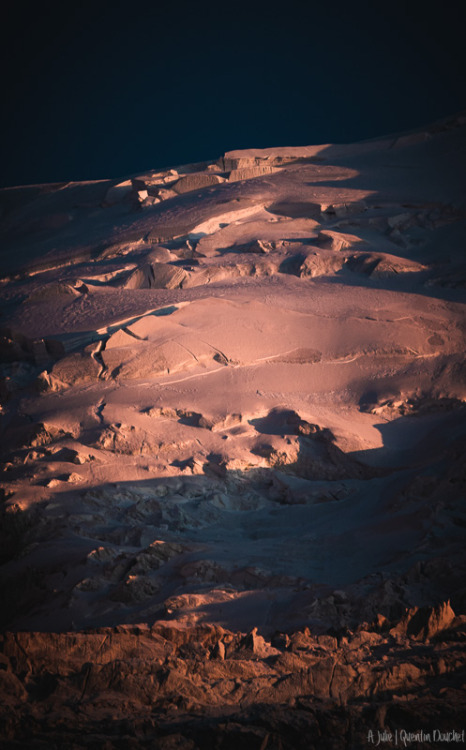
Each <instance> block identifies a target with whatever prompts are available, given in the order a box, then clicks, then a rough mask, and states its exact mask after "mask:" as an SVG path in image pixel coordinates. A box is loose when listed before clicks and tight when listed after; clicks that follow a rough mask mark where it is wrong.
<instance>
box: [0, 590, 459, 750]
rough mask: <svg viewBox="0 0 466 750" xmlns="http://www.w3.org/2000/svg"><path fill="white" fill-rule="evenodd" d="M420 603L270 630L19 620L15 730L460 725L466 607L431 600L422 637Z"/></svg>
mask: <svg viewBox="0 0 466 750" xmlns="http://www.w3.org/2000/svg"><path fill="white" fill-rule="evenodd" d="M419 613H420V610H418V611H416V612H414V613H413V612H409V613H406V615H405V616H404V617H403V618H402V620H401V621H399V622H398V623H390V622H389V621H388V620H386V619H384V618H382V617H379V618H377V620H376V621H374V622H373V623H371V624H368V623H365V624H363V625H361V626H360V627H359V628H358V630H357V631H356V632H351V631H348V630H347V631H345V632H340V633H337V632H335V633H334V635H321V636H313V635H311V633H310V632H309V629H307V628H306V629H304V631H300V632H295V633H293V634H291V635H289V634H283V633H278V632H277V633H275V634H274V636H273V637H272V638H271V640H270V641H267V640H265V639H264V638H262V637H261V636H260V635H258V633H257V629H253V630H252V631H251V632H250V633H249V634H247V635H242V634H235V633H232V632H230V631H227V630H224V629H223V628H221V627H218V626H212V625H211V626H203V627H197V628H188V629H179V628H177V627H173V626H170V625H169V624H159V625H156V626H154V627H153V628H148V627H147V626H141V627H119V628H114V629H103V630H98V631H93V632H87V633H61V634H53V633H16V634H12V633H6V634H5V635H4V636H3V638H2V640H1V654H0V658H1V660H2V665H3V670H2V671H1V672H0V675H1V680H2V687H3V690H4V694H5V702H4V703H3V706H2V709H1V710H0V721H1V726H2V732H3V737H4V738H5V740H6V741H7V743H8V740H11V747H13V746H14V745H13V740H16V741H17V742H21V741H22V740H23V741H24V742H26V741H28V739H30V738H31V737H35V738H36V739H37V740H39V739H40V740H42V741H43V742H48V743H62V746H65V747H67V746H72V743H73V742H78V741H79V740H78V737H79V735H80V734H83V733H84V734H85V740H84V743H85V744H84V745H83V746H88V745H89V746H91V743H92V741H95V740H94V738H96V737H97V736H99V737H105V740H106V743H107V746H108V747H120V743H121V742H122V741H123V740H122V737H121V736H122V735H123V736H124V737H125V740H126V741H127V742H130V743H132V744H135V743H136V744H135V746H138V747H153V746H154V743H157V744H156V746H157V747H167V748H171V747H186V748H188V747H189V748H204V747H207V746H208V747H219V748H224V747H225V748H227V747H232V746H233V744H232V743H235V742H238V741H239V739H241V743H242V745H244V747H246V748H251V749H252V748H257V747H260V746H261V745H263V744H264V743H265V742H267V744H270V746H271V747H277V748H278V747H282V748H290V750H291V749H292V748H303V749H304V748H307V747H315V748H320V747H329V748H333V747H348V742H350V741H351V742H353V743H354V742H358V743H360V744H361V746H362V744H363V743H364V741H365V740H366V738H367V733H368V731H369V730H371V729H372V731H375V733H376V734H377V731H380V732H382V731H391V730H393V729H394V728H398V727H400V726H401V727H406V726H407V727H411V726H413V722H414V724H416V722H419V721H420V720H422V721H423V725H422V726H423V730H424V732H431V733H432V732H433V731H434V730H441V729H443V730H445V729H447V731H451V726H453V724H454V723H455V722H459V724H458V726H460V724H461V716H462V712H463V711H464V707H465V703H464V693H461V691H460V690H459V688H461V685H462V681H463V680H464V674H461V671H458V668H457V665H458V659H460V660H461V652H462V646H463V642H464V638H465V635H466V630H465V627H466V618H465V617H464V616H463V617H455V615H454V612H453V611H452V609H451V607H450V605H449V603H444V604H443V605H441V606H440V607H438V608H436V609H432V608H431V609H430V610H428V609H425V610H424V611H423V612H422V619H423V621H424V622H426V623H428V624H429V630H428V636H429V637H428V638H427V637H426V635H425V634H423V635H421V634H420V633H419V632H418V634H417V635H416V636H415V639H414V640H413V639H412V637H411V636H410V635H409V631H410V630H412V629H413V628H414V630H415V631H417V625H416V626H415V627H414V622H415V620H416V619H419V618H418V615H419ZM439 696H441V697H439ZM433 709H434V711H435V713H434V716H432V715H431V712H432V710H433ZM64 716H66V722H64V721H63V718H64ZM451 722H453V724H451V726H450V723H451ZM455 726H456V724H455ZM323 729H325V732H326V734H325V737H322V730H323ZM81 741H83V740H82V739H81ZM259 743H261V744H259ZM9 746H10V745H8V744H7V745H6V747H9ZM49 746H50V745H49Z"/></svg>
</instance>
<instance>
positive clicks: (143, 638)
mask: <svg viewBox="0 0 466 750" xmlns="http://www.w3.org/2000/svg"><path fill="white" fill-rule="evenodd" d="M465 130H466V125H465V118H464V117H462V116H458V117H455V118H451V119H449V120H447V121H444V122H441V123H437V124H435V125H433V126H431V127H430V128H426V129H424V130H422V131H419V132H415V133H409V134H402V135H398V136H392V137H387V138H383V139H378V140H374V141H368V142H365V143H359V144H353V145H341V146H334V145H327V146H308V147H304V148H295V147H293V148H282V149H280V148H277V149H263V150H261V149H252V150H250V151H240V152H230V153H227V154H225V155H224V156H223V157H221V158H220V159H219V160H218V161H217V162H212V163H208V162H206V163H202V164H194V165H182V166H178V167H176V168H171V169H165V170H151V171H148V172H147V173H145V174H138V175H133V176H131V177H129V178H127V179H123V180H121V181H116V180H100V181H96V182H87V183H66V184H56V185H39V186H29V187H17V188H6V189H4V190H1V191H0V204H1V207H2V229H1V237H2V250H1V251H0V255H1V259H2V268H3V271H2V273H3V276H2V278H1V279H0V285H1V287H0V288H1V290H2V308H1V318H0V324H1V331H0V333H1V339H0V353H1V356H2V365H1V373H0V375H1V379H0V396H1V399H2V405H1V414H0V434H1V458H2V474H1V481H0V498H1V502H2V506H1V509H0V512H1V527H0V563H1V564H0V593H1V599H2V608H1V610H0V625H1V627H2V632H3V636H2V641H1V644H2V645H1V653H2V655H1V659H0V666H1V667H2V669H1V670H0V690H1V691H2V703H1V707H0V714H1V723H0V737H1V738H2V742H3V745H2V747H6V748H10V747H11V748H16V747H23V746H24V747H43V748H46V747H47V748H48V747H57V748H58V747H60V748H62V747H76V748H78V747H99V748H100V747H104V748H108V750H110V748H113V747H118V748H120V747H121V748H123V747H124V748H127V747H157V748H158V747H160V748H164V749H166V750H168V748H173V749H175V748H177V749H178V750H182V749H184V748H186V750H196V748H197V749H198V750H204V748H236V747H239V746H244V748H251V749H252V748H254V749H255V748H257V750H274V749H275V748H276V749H277V750H278V749H279V748H281V749H282V750H288V749H289V750H293V748H298V749H299V748H303V750H304V748H306V750H308V748H312V747H316V748H318V747H329V748H333V747H335V748H337V747H354V748H359V747H369V746H370V745H371V744H375V743H376V742H377V740H378V739H379V735H378V732H381V733H382V732H387V733H388V734H389V733H390V732H392V733H394V732H396V731H401V730H403V731H406V732H411V733H412V734H413V737H414V739H412V740H409V742H410V743H411V744H410V745H406V746H412V747H413V746H416V745H415V744H414V743H416V742H419V743H421V744H420V745H419V746H420V747H430V746H432V747H439V746H441V743H442V742H444V741H445V742H446V743H447V745H448V746H450V747H451V746H452V743H453V742H457V741H458V740H457V739H452V738H453V734H451V733H452V732H461V730H462V726H461V717H462V716H464V665H465V654H464V634H465V630H464V628H465V617H466V587H465V583H464V582H465V575H466V554H465V551H464V550H465V532H464V530H465V526H466V514H465V507H464V500H465V495H466V473H465V466H466V461H465V453H466V451H465V446H466V422H465V414H466V407H465V400H466V377H465V372H466V370H465V362H464V351H465V340H464V332H465V327H466V320H465V315H464V310H465V308H464V302H465V292H464V289H465V284H466V264H465V256H464V247H465V240H466V192H465V185H464V174H465V161H466V137H465ZM421 730H422V731H423V732H424V733H425V736H423V737H421V739H419V737H418V739H416V738H415V733H416V732H418V731H421ZM429 731H430V732H431V736H430V738H429V736H427V735H428V733H429ZM370 732H373V733H374V734H373V735H371V734H370ZM434 732H437V733H438V734H434ZM442 732H443V733H445V732H446V733H447V734H442ZM448 732H450V735H448ZM447 735H448V736H450V740H449V742H450V744H448V742H447V739H448V736H447ZM387 736H388V735H387ZM397 736H398V735H397ZM454 736H455V737H456V735H454ZM442 737H443V739H442ZM445 738H447V739H445ZM392 739H393V738H392ZM383 742H385V743H386V746H388V744H387V743H389V740H388V739H386V740H383ZM429 743H430V744H429ZM380 746H382V741H381V745H380Z"/></svg>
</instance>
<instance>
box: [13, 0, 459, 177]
mask: <svg viewBox="0 0 466 750" xmlns="http://www.w3.org/2000/svg"><path fill="white" fill-rule="evenodd" d="M75 5H76V7H70V6H71V4H69V3H65V2H62V3H61V4H58V3H57V2H56V1H55V2H47V1H46V2H42V3H39V2H35V3H29V4H28V3H27V2H26V3H15V4H13V3H10V8H9V9H8V10H7V12H6V13H4V16H3V19H2V30H1V32H0V33H1V39H0V43H1V49H2V71H3V78H4V86H3V88H4V92H3V102H4V105H5V112H4V116H3V120H2V131H3V132H2V139H1V144H2V153H1V160H2V161H1V185H3V186H5V185H15V184H28V183H34V182H52V181H62V180H81V179H99V178H105V177H119V176H124V175H125V174H129V173H134V172H137V171H139V170H141V171H142V170H147V169H152V168H155V167H161V166H167V165H175V164H181V163H183V162H192V161H200V160H203V159H208V158H215V157H217V156H219V155H220V154H221V153H223V152H224V151H225V150H229V149H233V148H248V147H266V146H278V145H304V144H311V143H325V142H345V141H354V140H360V139H364V138H370V137H373V136H377V135H382V134H384V133H390V132H395V131H399V130H404V129H409V128H414V127H417V126H419V125H422V124H424V123H428V122H431V121H433V120H435V119H438V118H441V117H443V116H447V115H449V114H453V113H455V112H458V111H459V110H462V109H464V108H466V102H465V96H464V91H465V62H466V61H465V57H466V52H465V47H466V45H465V44H464V39H463V25H462V23H461V22H460V18H459V15H457V14H459V7H460V4H459V3H457V2H455V3H452V2H444V3H443V4H437V7H434V6H432V7H431V6H430V5H429V4H426V3H425V2H418V0H404V1H403V2H402V1H401V0H397V1H396V2H387V3H379V2H375V1H374V2H373V3H372V4H369V3H362V2H358V3H351V2H346V3H343V2H321V3H315V2H312V1H311V0H310V1H309V2H299V1H298V0H282V3H281V4H280V5H279V6H278V5H277V6H276V5H274V4H272V3H271V2H269V3H262V2H260V3H259V2H253V0H251V1H250V2H244V0H239V1H238V2H235V3H232V2H230V3H229V4H228V5H227V4H226V3H222V2H221V0H217V2H215V3H213V2H212V3H202V2H199V3H196V2H192V3H176V2H170V0H164V2H158V1H157V0H153V1H152V2H148V3H146V2H144V1H143V0H140V2H133V3H130V2H126V3H124V4H123V3H120V2H118V0H115V2H113V3H112V4H108V3H107V2H99V1H98V0H94V2H88V0H82V2H80V3H79V7H78V4H75ZM455 8H456V10H455Z"/></svg>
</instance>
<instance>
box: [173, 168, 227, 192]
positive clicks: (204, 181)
mask: <svg viewBox="0 0 466 750" xmlns="http://www.w3.org/2000/svg"><path fill="white" fill-rule="evenodd" d="M221 182H225V178H224V177H220V175H217V174H205V173H202V172H199V173H198V174H196V173H194V174H188V175H185V176H184V177H181V178H180V179H179V180H178V182H176V183H175V184H174V185H173V190H174V191H175V193H178V194H182V193H190V192H192V191H193V190H202V188H205V187H211V186H212V185H219V184H220V183H221Z"/></svg>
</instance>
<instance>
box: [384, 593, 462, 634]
mask: <svg viewBox="0 0 466 750" xmlns="http://www.w3.org/2000/svg"><path fill="white" fill-rule="evenodd" d="M454 619H455V613H454V612H453V610H452V608H451V606H450V602H442V604H439V605H437V606H436V607H420V608H419V607H414V608H412V609H409V610H408V611H407V612H406V614H405V615H404V617H403V618H402V620H401V621H400V622H399V623H398V624H397V625H396V626H395V627H394V628H392V629H391V630H390V633H391V634H392V635H406V636H407V637H409V638H413V639H414V640H416V641H429V640H432V639H433V638H435V636H436V635H438V634H439V633H441V631H442V630H445V629H446V628H448V627H449V626H450V625H451V624H452V622H453V620H454Z"/></svg>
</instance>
